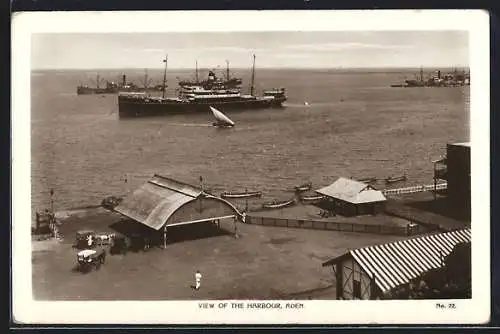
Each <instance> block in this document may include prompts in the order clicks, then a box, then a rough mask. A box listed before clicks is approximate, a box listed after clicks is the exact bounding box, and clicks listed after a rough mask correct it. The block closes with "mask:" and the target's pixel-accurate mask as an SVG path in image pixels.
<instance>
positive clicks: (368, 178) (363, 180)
mask: <svg viewBox="0 0 500 334" xmlns="http://www.w3.org/2000/svg"><path fill="white" fill-rule="evenodd" d="M358 181H359V182H363V183H373V182H375V181H377V178H376V177H367V178H364V179H359V180H358Z"/></svg>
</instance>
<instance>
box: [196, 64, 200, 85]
mask: <svg viewBox="0 0 500 334" xmlns="http://www.w3.org/2000/svg"><path fill="white" fill-rule="evenodd" d="M199 82H200V80H199V79H198V61H196V83H199Z"/></svg>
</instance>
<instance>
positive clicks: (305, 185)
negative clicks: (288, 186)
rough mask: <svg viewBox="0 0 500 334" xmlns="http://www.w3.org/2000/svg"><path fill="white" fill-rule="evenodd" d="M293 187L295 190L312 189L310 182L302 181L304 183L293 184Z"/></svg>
mask: <svg viewBox="0 0 500 334" xmlns="http://www.w3.org/2000/svg"><path fill="white" fill-rule="evenodd" d="M294 189H295V191H296V192H304V191H309V190H311V189H312V183H311V182H308V183H304V184H301V185H299V186H295V188H294Z"/></svg>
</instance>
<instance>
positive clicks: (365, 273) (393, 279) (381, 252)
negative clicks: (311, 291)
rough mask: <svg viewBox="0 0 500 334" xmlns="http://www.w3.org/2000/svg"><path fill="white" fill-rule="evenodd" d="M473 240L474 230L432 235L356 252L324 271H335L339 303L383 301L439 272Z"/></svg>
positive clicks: (350, 251) (340, 259) (353, 251)
mask: <svg viewBox="0 0 500 334" xmlns="http://www.w3.org/2000/svg"><path fill="white" fill-rule="evenodd" d="M470 240H471V231H470V228H469V229H463V230H456V231H452V232H446V233H437V234H431V235H426V236H423V237H417V238H411V239H406V240H401V241H396V242H391V243H387V244H382V245H376V246H369V247H363V248H358V249H352V250H349V251H348V252H346V253H345V254H343V255H341V256H339V257H337V258H334V259H332V260H329V261H326V262H324V263H323V267H328V266H331V267H332V272H333V276H334V280H335V286H336V298H337V299H379V298H381V297H382V296H383V295H384V294H385V293H387V292H390V291H391V290H393V289H395V288H398V287H401V286H403V285H405V284H409V283H410V281H411V280H412V279H414V278H417V277H418V276H420V275H421V274H423V273H424V272H425V271H427V270H430V269H434V268H439V267H440V266H441V265H442V262H443V259H444V258H445V257H446V256H447V255H449V254H450V253H451V252H452V251H453V248H454V247H455V245H457V244H458V243H461V242H470Z"/></svg>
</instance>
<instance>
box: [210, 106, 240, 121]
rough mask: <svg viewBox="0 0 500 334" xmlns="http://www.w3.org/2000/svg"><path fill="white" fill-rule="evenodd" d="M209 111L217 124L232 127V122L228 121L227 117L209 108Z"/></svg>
mask: <svg viewBox="0 0 500 334" xmlns="http://www.w3.org/2000/svg"><path fill="white" fill-rule="evenodd" d="M210 110H212V113H213V114H214V117H215V118H216V119H217V121H218V122H220V123H222V124H225V125H230V126H234V122H233V121H232V120H230V119H229V117H227V116H226V115H224V114H223V113H221V112H220V111H219V110H217V109H215V108H213V107H210Z"/></svg>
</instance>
